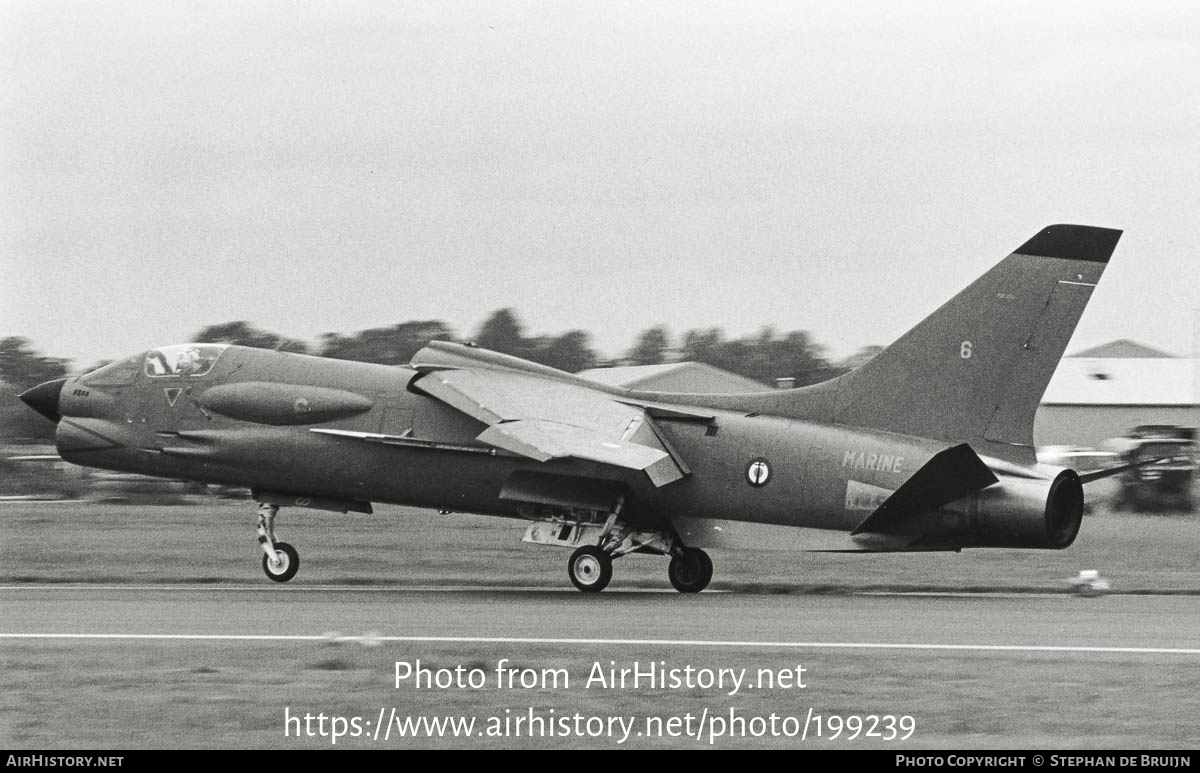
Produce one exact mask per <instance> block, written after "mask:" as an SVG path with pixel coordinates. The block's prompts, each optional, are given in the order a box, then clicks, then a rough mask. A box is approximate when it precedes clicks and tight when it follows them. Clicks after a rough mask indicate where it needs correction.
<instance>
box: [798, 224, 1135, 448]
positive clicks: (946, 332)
mask: <svg viewBox="0 0 1200 773" xmlns="http://www.w3.org/2000/svg"><path fill="white" fill-rule="evenodd" d="M1120 236H1121V231H1117V230H1112V229H1108V228H1094V227H1091V226H1081V225H1052V226H1049V227H1047V228H1045V229H1043V230H1042V231H1041V232H1040V233H1038V234H1037V235H1036V236H1034V237H1033V238H1032V239H1030V240H1029V241H1027V242H1025V244H1023V245H1021V246H1020V247H1018V248H1017V250H1016V251H1015V252H1013V253H1012V254H1011V255H1009V256H1008V257H1007V258H1005V259H1004V260H1002V261H1000V263H998V264H997V265H996V266H995V267H994V268H992V269H991V270H990V271H988V272H987V273H986V274H984V275H983V276H982V277H980V278H979V279H977V280H976V281H975V282H974V283H972V284H971V285H970V286H969V287H967V288H966V289H965V290H963V291H962V292H960V293H959V294H958V295H957V296H955V297H954V298H953V299H951V300H950V301H949V302H948V303H946V304H945V305H943V306H942V307H941V308H940V309H938V310H937V311H935V312H934V313H933V314H931V315H930V316H929V317H927V318H926V319H925V320H924V321H922V322H921V323H920V324H918V325H917V326H916V327H914V328H913V329H912V330H910V331H909V332H908V333H906V334H905V335H904V336H903V337H901V338H900V339H899V340H898V341H896V342H895V343H894V344H892V345H891V346H889V347H887V348H886V349H885V350H884V351H883V352H881V353H880V354H879V355H878V356H876V357H875V358H874V359H873V360H871V361H870V362H868V363H867V364H866V365H864V366H862V367H861V368H859V369H858V370H855V371H853V372H851V373H848V374H846V375H845V376H843V377H841V378H840V379H837V380H836V381H835V382H832V383H831V384H829V385H828V387H832V390H833V392H834V394H833V396H832V397H833V406H832V407H833V417H832V418H833V420H834V421H836V422H838V423H841V424H850V425H855V426H864V427H872V428H876V429H882V430H888V431H893V432H902V433H905V434H911V435H920V436H923V437H932V438H937V439H940V440H945V441H948V442H964V441H965V442H970V443H972V444H973V445H974V446H975V447H976V448H977V450H979V451H981V452H984V453H990V454H993V455H996V456H1000V457H1001V458H1009V459H1014V460H1020V461H1032V458H1033V454H1032V444H1033V416H1034V412H1035V411H1036V410H1037V407H1038V403H1039V402H1040V401H1041V398H1042V393H1043V392H1044V391H1045V389H1046V384H1047V383H1048V382H1049V381H1050V377H1051V376H1052V375H1053V373H1054V369H1055V368H1056V367H1057V366H1058V361H1059V358H1060V357H1062V353H1063V350H1064V349H1065V348H1066V346H1067V342H1068V341H1069V340H1070V338H1071V334H1072V333H1073V332H1074V330H1075V325H1076V323H1077V322H1078V321H1079V317H1080V315H1081V314H1083V310H1084V307H1085V306H1086V305H1087V302H1088V299H1089V298H1090V297H1091V294H1092V289H1093V288H1094V287H1095V286H1096V283H1097V282H1098V281H1099V279H1100V275H1101V274H1102V273H1103V272H1104V268H1105V266H1106V264H1107V263H1108V259H1109V257H1110V256H1111V255H1112V253H1113V250H1114V249H1115V248H1116V245H1117V240H1118V239H1119V238H1120ZM822 386H826V385H822ZM815 389H817V390H820V389H821V387H816V388H815ZM798 391H804V390H798ZM821 391H824V390H821ZM797 396H799V395H797Z"/></svg>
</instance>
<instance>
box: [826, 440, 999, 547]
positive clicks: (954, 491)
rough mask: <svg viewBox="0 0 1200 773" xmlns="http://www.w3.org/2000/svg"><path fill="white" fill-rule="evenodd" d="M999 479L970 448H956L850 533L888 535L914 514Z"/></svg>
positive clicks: (906, 483)
mask: <svg viewBox="0 0 1200 773" xmlns="http://www.w3.org/2000/svg"><path fill="white" fill-rule="evenodd" d="M998 480H999V479H998V478H997V477H996V475H995V473H993V472H992V471H991V470H990V469H989V468H988V466H987V465H986V464H984V463H983V460H982V459H980V458H979V456H978V454H976V453H975V452H974V451H973V450H972V449H971V447H970V446H969V445H967V444H966V443H962V444H961V445H957V446H952V447H950V448H947V449H946V450H944V451H939V452H938V453H937V454H934V456H933V458H932V459H930V460H929V461H928V462H926V463H925V464H924V466H922V467H921V469H919V470H917V471H916V472H915V473H914V474H913V476H912V477H911V478H909V479H908V480H906V481H904V484H903V485H901V486H900V488H898V489H896V491H895V493H893V494H892V495H891V496H890V497H888V498H887V500H886V501H885V502H884V503H883V504H882V505H880V506H879V507H878V508H877V509H876V510H875V512H873V513H871V514H870V515H868V516H867V517H866V519H864V520H863V522H862V523H860V524H859V525H858V526H857V527H855V529H854V531H852V532H850V533H851V534H862V533H863V532H886V531H888V529H889V527H891V526H893V525H894V524H896V523H898V522H899V521H902V520H904V519H905V518H907V517H909V516H911V515H915V514H917V513H922V512H928V511H930V510H936V509H937V508H939V507H941V506H942V505H945V504H948V503H950V502H953V501H955V500H957V499H962V498H963V497H966V496H970V495H971V494H974V493H975V492H976V491H979V490H980V489H984V488H987V487H988V486H990V485H992V484H993V483H996V482H998Z"/></svg>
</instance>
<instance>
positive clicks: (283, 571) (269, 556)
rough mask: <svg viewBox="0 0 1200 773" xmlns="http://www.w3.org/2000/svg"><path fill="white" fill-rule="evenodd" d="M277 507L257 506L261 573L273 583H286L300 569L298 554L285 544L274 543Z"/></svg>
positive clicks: (264, 504)
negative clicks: (261, 550) (261, 556)
mask: <svg viewBox="0 0 1200 773" xmlns="http://www.w3.org/2000/svg"><path fill="white" fill-rule="evenodd" d="M278 514H279V505H271V504H267V503H266V502H264V503H262V504H260V505H259V506H258V544H259V545H260V546H261V547H262V549H263V560H262V566H263V572H264V573H265V574H266V575H267V577H268V578H270V579H272V580H274V581H275V582H287V581H288V580H290V579H292V578H293V577H295V576H296V572H297V571H298V570H299V569H300V554H299V553H297V552H296V549H295V548H294V547H292V546H291V545H289V544H287V543H286V542H276V541H275V516H276V515H278Z"/></svg>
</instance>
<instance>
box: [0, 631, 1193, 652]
mask: <svg viewBox="0 0 1200 773" xmlns="http://www.w3.org/2000/svg"><path fill="white" fill-rule="evenodd" d="M0 639H26V640H28V639H66V640H80V639H93V640H116V641H172V640H173V641H326V642H361V643H368V644H378V643H382V642H406V643H422V644H568V645H579V644H595V645H635V646H643V647H644V646H647V645H651V646H668V647H742V648H760V649H766V648H777V649H845V650H926V651H929V650H934V651H947V652H1057V653H1089V654H1126V655H1200V648H1190V647H1088V646H1065V645H1064V646H1058V645H1040V644H920V643H907V644H906V643H891V642H832V641H808V642H802V641H720V640H714V641H706V640H703V639H541V638H524V637H493V636H384V635H373V634H371V635H366V636H340V635H338V636H333V635H329V634H203V633H199V634H189V633H0Z"/></svg>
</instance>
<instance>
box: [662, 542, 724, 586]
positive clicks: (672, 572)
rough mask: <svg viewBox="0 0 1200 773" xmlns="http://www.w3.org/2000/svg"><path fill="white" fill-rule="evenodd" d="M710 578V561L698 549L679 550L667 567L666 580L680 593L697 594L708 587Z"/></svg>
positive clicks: (711, 574)
mask: <svg viewBox="0 0 1200 773" xmlns="http://www.w3.org/2000/svg"><path fill="white" fill-rule="evenodd" d="M712 576H713V562H712V559H711V558H709V557H708V553H705V552H704V551H703V550H701V549H700V548H680V549H679V552H678V553H676V554H675V555H673V556H671V563H670V564H669V565H668V566H667V579H669V580H670V581H671V586H672V587H674V588H675V590H677V591H679V592H680V593H699V592H700V591H702V590H704V589H705V588H707V587H708V583H709V582H710V581H711V580H712Z"/></svg>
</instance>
